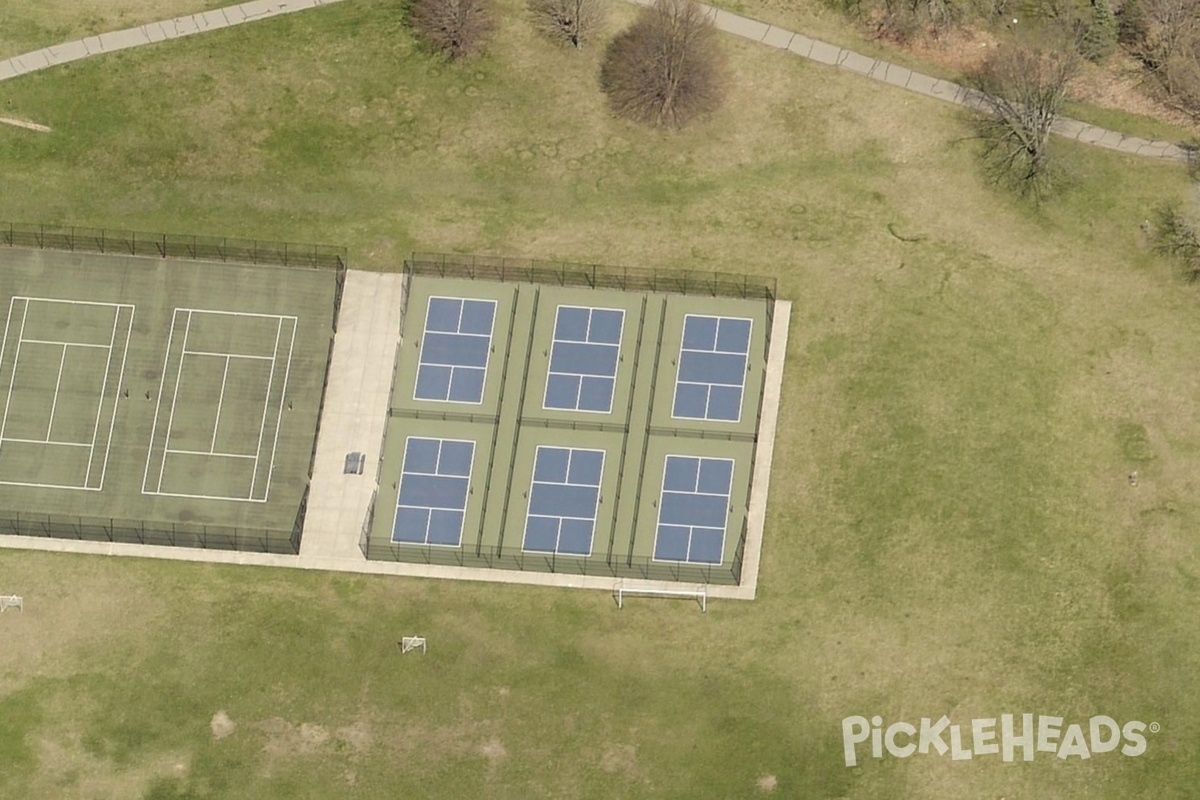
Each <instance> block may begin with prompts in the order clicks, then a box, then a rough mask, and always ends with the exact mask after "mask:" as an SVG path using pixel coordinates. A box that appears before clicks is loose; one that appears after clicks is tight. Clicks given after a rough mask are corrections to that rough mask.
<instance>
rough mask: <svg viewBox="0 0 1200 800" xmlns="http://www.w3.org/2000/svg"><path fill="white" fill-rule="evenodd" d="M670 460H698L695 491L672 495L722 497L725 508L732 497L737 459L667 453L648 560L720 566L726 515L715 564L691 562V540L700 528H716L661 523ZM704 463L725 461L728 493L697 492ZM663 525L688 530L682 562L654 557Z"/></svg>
mask: <svg viewBox="0 0 1200 800" xmlns="http://www.w3.org/2000/svg"><path fill="white" fill-rule="evenodd" d="M672 458H698V459H700V463H699V464H698V465H697V467H696V490H697V491H692V492H680V491H676V490H671V493H672V494H690V495H692V496H695V497H724V498H725V505H726V506H727V507H728V505H729V502H730V498H732V497H733V477H734V475H735V474H736V472H737V459H735V458H722V457H720V456H703V455H695V454H691V453H667V454H666V457H665V458H664V459H663V478H662V488H661V489H659V492H658V520H657V521H656V522H655V525H654V545H653V546H654V551H652V552H651V558H650V560H651V561H657V562H659V563H664V564H683V565H691V566H697V567H705V566H708V567H716V566H720V565H721V564H724V563H725V545H726V544H727V540H728V539H729V515H728V514H726V515H725V522H724V524H723V525H722V526H721V560H720V561H715V562H714V561H692V560H691V557H692V539H693V538H694V536H695V532H696V529H697V528H701V529H704V530H710V531H715V530H716V528H713V527H711V526H709V525H676V524H674V523H671V522H663V521H662V508H663V498H664V497H666V495H667V463H668V462H669V461H670V460H671V459H672ZM705 461H725V462H728V463H729V465H730V467H729V491H728V492H724V493H721V492H701V491H699V489H700V469H701V468H702V467H703V466H704V462H705ZM663 525H668V526H670V527H672V528H687V529H688V551H687V555H686V556H684V559H683V560H682V561H680V560H679V559H675V558H659V557H658V556H657V555H655V551H657V550H658V533H659V529H660V528H662V526H663Z"/></svg>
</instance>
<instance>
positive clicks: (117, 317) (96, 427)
mask: <svg viewBox="0 0 1200 800" xmlns="http://www.w3.org/2000/svg"><path fill="white" fill-rule="evenodd" d="M120 321H121V308H120V307H119V306H118V307H117V313H116V314H114V315H113V327H112V334H110V335H109V337H108V358H106V359H104V383H102V384H101V385H100V402H99V403H97V404H96V420H95V421H94V422H93V423H92V451H91V452H90V453H88V468H87V472H86V473H84V476H83V485H84V486H87V485H88V481H89V480H91V478H92V460H93V459H95V457H96V434H98V433H99V432H100V414H101V413H103V411H104V393H105V392H106V391H107V390H108V371H109V369H110V368H111V367H112V354H113V345H114V344H116V341H117V323H118V322H120ZM129 327H130V328H132V327H133V320H130V325H129ZM122 366H123V365H122ZM117 394H118V395H120V394H121V387H120V385H119V384H118V386H117ZM116 416H117V409H116V408H115V407H114V408H113V419H116ZM107 452H108V451H107V448H106V449H105V453H106V455H107ZM105 460H107V458H106V459H105ZM100 485H101V486H103V485H104V483H103V481H101V483H100Z"/></svg>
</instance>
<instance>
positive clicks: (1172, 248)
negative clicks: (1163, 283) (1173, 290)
mask: <svg viewBox="0 0 1200 800" xmlns="http://www.w3.org/2000/svg"><path fill="white" fill-rule="evenodd" d="M1151 238H1152V241H1153V244H1154V249H1155V250H1157V251H1158V252H1160V253H1162V254H1163V255H1166V256H1170V257H1171V258H1174V259H1175V260H1176V261H1177V262H1178V263H1179V265H1180V268H1181V270H1182V272H1183V276H1184V278H1185V279H1186V280H1187V281H1188V282H1189V283H1192V282H1195V281H1196V280H1198V279H1200V233H1197V228H1196V225H1195V224H1194V222H1193V221H1192V220H1189V219H1188V218H1187V216H1186V215H1185V214H1184V213H1183V211H1182V210H1181V209H1180V207H1179V206H1178V205H1174V204H1168V205H1164V206H1161V207H1160V208H1159V209H1158V210H1157V211H1155V214H1154V226H1153V229H1152V232H1151Z"/></svg>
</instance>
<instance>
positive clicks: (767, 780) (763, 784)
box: [754, 775, 779, 793]
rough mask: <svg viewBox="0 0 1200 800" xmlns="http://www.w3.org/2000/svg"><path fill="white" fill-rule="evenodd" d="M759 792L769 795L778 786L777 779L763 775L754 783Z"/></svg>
mask: <svg viewBox="0 0 1200 800" xmlns="http://www.w3.org/2000/svg"><path fill="white" fill-rule="evenodd" d="M754 785H755V786H757V787H758V790H759V791H760V792H765V793H770V792H773V791H775V789H776V788H777V787H778V786H779V779H778V778H776V777H775V776H774V775H763V776H762V777H761V778H759V779H758V780H756V781H755V782H754Z"/></svg>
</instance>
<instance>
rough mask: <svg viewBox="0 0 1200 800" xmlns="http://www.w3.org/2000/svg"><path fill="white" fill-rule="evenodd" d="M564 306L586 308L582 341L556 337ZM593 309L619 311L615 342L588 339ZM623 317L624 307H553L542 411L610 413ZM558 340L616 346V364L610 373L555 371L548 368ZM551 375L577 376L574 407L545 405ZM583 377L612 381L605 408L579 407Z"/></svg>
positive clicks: (590, 332) (623, 322) (621, 338)
mask: <svg viewBox="0 0 1200 800" xmlns="http://www.w3.org/2000/svg"><path fill="white" fill-rule="evenodd" d="M564 308H575V309H582V310H586V311H587V312H588V324H587V330H585V331H584V333H583V338H584V341H582V342H573V341H571V340H570V339H559V338H558V336H557V330H558V315H559V314H560V313H562V310H563V309H564ZM593 311H614V312H619V313H620V315H621V330H620V331H619V332H618V333H617V343H616V344H615V345H614V344H613V343H612V342H593V341H589V340H588V337H589V336H591V335H592V313H591V312H593ZM625 317H626V313H625V309H623V308H605V307H603V306H576V305H570V304H560V305H559V306H558V308H556V309H554V329H553V330H552V331H551V333H550V362H549V363H547V364H546V390H545V391H544V392H543V393H542V410H543V411H578V412H580V413H583V414H611V413H612V406H613V401H614V400H616V395H617V373H618V372H620V371H621V361H620V358H621V344H622V343H623V342H624V341H625ZM559 342H562V343H563V344H586V345H592V346H595V347H616V348H617V364H616V366H615V367H614V368H613V374H612V375H584V374H583V373H582V372H556V371H554V370H552V369H550V363H553V361H554V348H555V347H556V346H557V345H558V343H559ZM551 375H562V376H564V377H567V378H579V391H578V392H576V394H575V407H574V408H559V407H558V406H549V405H546V403H547V402H548V401H549V399H550V376H551ZM584 378H602V379H604V380H610V381H612V383H613V387H612V393H611V394H609V396H608V408H607V409H606V410H604V411H600V410H598V409H593V408H580V407H579V401H580V399H581V398H582V396H583V379H584Z"/></svg>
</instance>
